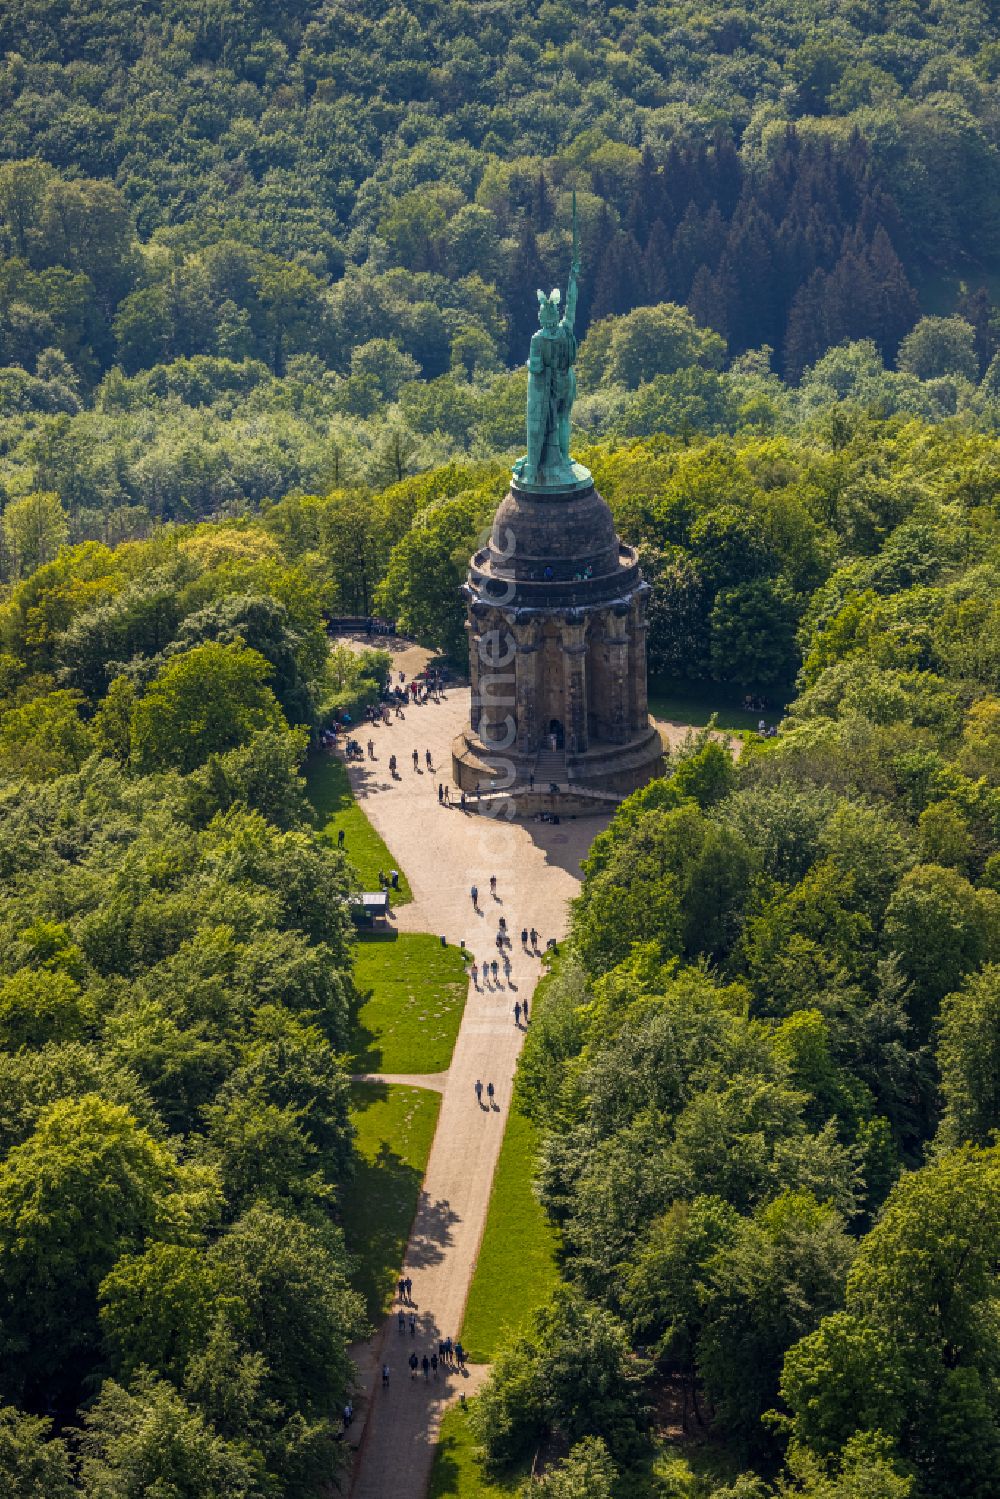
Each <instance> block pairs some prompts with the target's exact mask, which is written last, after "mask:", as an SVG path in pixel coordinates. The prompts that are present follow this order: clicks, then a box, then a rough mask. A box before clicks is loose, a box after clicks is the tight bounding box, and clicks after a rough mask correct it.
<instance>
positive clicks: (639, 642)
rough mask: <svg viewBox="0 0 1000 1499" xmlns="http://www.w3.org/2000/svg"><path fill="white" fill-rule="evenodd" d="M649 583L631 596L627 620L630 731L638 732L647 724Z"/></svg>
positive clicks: (644, 584)
mask: <svg viewBox="0 0 1000 1499" xmlns="http://www.w3.org/2000/svg"><path fill="white" fill-rule="evenodd" d="M648 593H649V584H648V583H643V584H641V585H640V586H639V588H638V589H637V590H636V592H635V594H634V595H633V598H632V616H631V619H630V621H629V624H630V627H631V628H630V634H631V637H632V639H631V650H630V652H629V655H630V661H629V666H630V673H629V675H630V678H631V684H630V692H629V697H630V700H631V703H632V731H633V733H636V732H640V731H641V730H643V729H646V728H648V726H649V697H648V695H647V689H646V630H647V628H648V627H647V624H646V597H647V595H648Z"/></svg>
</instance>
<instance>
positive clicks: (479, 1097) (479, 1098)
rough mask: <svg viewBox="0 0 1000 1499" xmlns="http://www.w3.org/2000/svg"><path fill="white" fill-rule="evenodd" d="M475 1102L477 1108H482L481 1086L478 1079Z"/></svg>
mask: <svg viewBox="0 0 1000 1499" xmlns="http://www.w3.org/2000/svg"><path fill="white" fill-rule="evenodd" d="M476 1102H477V1103H478V1105H479V1107H480V1108H482V1106H483V1085H482V1083H481V1082H480V1081H479V1078H478V1077H477V1078H476Z"/></svg>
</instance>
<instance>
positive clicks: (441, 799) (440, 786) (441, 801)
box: [438, 781, 444, 807]
mask: <svg viewBox="0 0 1000 1499" xmlns="http://www.w3.org/2000/svg"><path fill="white" fill-rule="evenodd" d="M438 805H439V806H441V807H443V806H444V782H443V781H438Z"/></svg>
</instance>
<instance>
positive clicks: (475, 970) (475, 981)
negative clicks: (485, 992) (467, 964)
mask: <svg viewBox="0 0 1000 1499" xmlns="http://www.w3.org/2000/svg"><path fill="white" fill-rule="evenodd" d="M472 987H473V989H478V988H479V964H478V963H476V962H473V964H472Z"/></svg>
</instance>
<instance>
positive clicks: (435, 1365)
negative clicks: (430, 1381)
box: [431, 1353, 438, 1379]
mask: <svg viewBox="0 0 1000 1499" xmlns="http://www.w3.org/2000/svg"><path fill="white" fill-rule="evenodd" d="M431 1370H432V1372H433V1374H434V1378H435V1379H437V1377H438V1356H437V1354H436V1353H432V1354H431Z"/></svg>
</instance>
